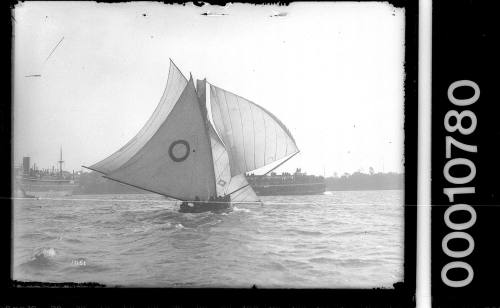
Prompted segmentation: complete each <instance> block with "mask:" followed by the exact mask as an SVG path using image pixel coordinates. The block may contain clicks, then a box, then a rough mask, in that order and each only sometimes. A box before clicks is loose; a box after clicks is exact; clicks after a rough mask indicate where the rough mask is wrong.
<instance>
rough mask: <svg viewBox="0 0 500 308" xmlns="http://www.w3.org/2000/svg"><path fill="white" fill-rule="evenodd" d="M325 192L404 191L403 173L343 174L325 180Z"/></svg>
mask: <svg viewBox="0 0 500 308" xmlns="http://www.w3.org/2000/svg"><path fill="white" fill-rule="evenodd" d="M325 182H326V190H392V189H404V174H403V173H395V172H388V173H381V172H379V173H374V172H373V171H372V172H370V173H369V174H366V173H361V172H354V173H353V174H348V173H344V174H343V175H342V176H340V177H339V176H333V177H328V178H326V179H325Z"/></svg>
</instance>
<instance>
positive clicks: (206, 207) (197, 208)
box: [179, 201, 231, 213]
mask: <svg viewBox="0 0 500 308" xmlns="http://www.w3.org/2000/svg"><path fill="white" fill-rule="evenodd" d="M230 210H231V203H230V202H209V201H207V202H203V201H200V202H189V203H186V202H183V203H181V205H180V207H179V212H180V213H204V212H213V213H224V212H228V211H230Z"/></svg>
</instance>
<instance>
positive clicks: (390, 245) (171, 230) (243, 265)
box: [13, 190, 404, 288]
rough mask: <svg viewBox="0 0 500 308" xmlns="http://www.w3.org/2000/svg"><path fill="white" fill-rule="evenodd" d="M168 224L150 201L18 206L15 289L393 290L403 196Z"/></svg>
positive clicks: (170, 218)
mask: <svg viewBox="0 0 500 308" xmlns="http://www.w3.org/2000/svg"><path fill="white" fill-rule="evenodd" d="M262 199H263V201H264V205H263V206H261V205H257V204H237V205H235V207H234V209H233V211H231V212H229V213H223V214H214V213H199V214H184V213H178V212H177V209H178V205H176V204H175V203H172V202H169V201H168V200H166V199H165V198H163V197H161V196H159V195H154V194H142V195H141V194H139V195H92V196H89V195H85V196H84V195H80V196H71V197H63V198H54V199H39V200H35V199H16V200H14V208H13V213H14V216H13V222H14V230H13V231H14V233H13V279H15V280H20V281H43V282H69V281H71V282H98V283H102V284H105V285H107V286H116V285H120V286H127V287H135V286H137V287H238V288H248V287H251V286H253V285H256V286H257V287H260V288H281V287H285V288H290V287H291V288H376V287H379V288H392V285H393V283H395V282H398V281H403V278H404V277H403V261H404V254H403V246H404V240H403V239H404V209H403V203H404V191H401V190H391V191H389V190H385V191H335V192H326V193H325V194H324V195H317V196H269V197H262Z"/></svg>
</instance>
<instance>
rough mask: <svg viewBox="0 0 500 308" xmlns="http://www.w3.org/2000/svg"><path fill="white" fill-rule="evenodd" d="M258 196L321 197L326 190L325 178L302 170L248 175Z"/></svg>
mask: <svg viewBox="0 0 500 308" xmlns="http://www.w3.org/2000/svg"><path fill="white" fill-rule="evenodd" d="M246 178H247V180H248V182H249V183H250V185H251V186H252V188H253V190H254V191H255V193H256V194H257V195H258V196H286V195H321V194H323V193H324V192H325V190H326V184H325V178H324V177H322V176H315V175H307V174H306V173H305V172H302V171H301V169H300V168H297V170H296V171H295V172H294V173H293V174H292V173H288V172H283V173H282V174H277V173H275V172H272V173H271V174H269V175H264V176H261V175H254V174H250V175H246Z"/></svg>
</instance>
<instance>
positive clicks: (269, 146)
mask: <svg viewBox="0 0 500 308" xmlns="http://www.w3.org/2000/svg"><path fill="white" fill-rule="evenodd" d="M207 85H209V91H210V94H209V95H208V96H207V95H206V92H207ZM208 97H209V99H208ZM208 106H210V107H211V108H210V109H211V112H210V114H211V118H212V120H210V116H209V112H208ZM298 152H299V150H298V148H297V145H296V144H295V140H294V139H293V137H292V135H291V134H290V131H289V130H288V129H287V128H286V127H285V125H283V123H281V121H280V120H278V119H277V118H276V117H275V116H274V115H273V114H271V113H270V112H269V111H267V110H265V109H264V108H262V107H261V106H258V105H257V104H255V103H253V102H251V101H249V100H247V99H245V98H243V97H241V96H238V95H236V94H233V93H231V92H229V91H226V90H224V89H222V88H219V87H217V86H215V85H213V84H210V83H208V82H207V81H206V79H204V80H197V81H196V87H195V85H194V81H193V77H192V75H190V78H189V80H187V79H186V77H184V75H183V74H182V73H181V71H180V70H179V69H178V68H177V66H176V65H175V64H174V63H173V61H172V60H170V69H169V74H168V80H167V85H166V87H165V90H164V92H163V95H162V97H161V100H160V102H159V104H158V106H157V107H156V109H155V111H154V112H153V114H152V115H151V117H150V118H149V120H148V121H147V122H146V124H145V125H144V127H142V129H141V130H140V131H139V132H138V133H137V135H136V136H135V137H133V138H132V139H131V140H130V141H129V142H128V143H127V144H125V145H124V146H123V147H122V148H120V149H119V150H118V151H116V152H114V153H113V154H111V155H110V156H108V157H107V158H105V159H103V160H101V161H99V162H98V163H96V164H94V165H92V166H90V167H85V166H83V167H85V168H88V169H90V170H94V171H97V172H100V173H102V174H103V176H104V177H105V178H107V179H110V180H114V181H117V182H120V183H123V184H127V185H130V186H133V187H137V188H141V189H143V190H146V191H150V192H153V193H157V194H160V195H163V196H166V197H169V198H174V199H177V200H180V201H182V203H181V204H180V209H179V210H180V212H205V211H219V210H226V209H230V208H231V204H232V203H233V204H234V203H251V202H260V200H259V198H258V197H257V195H256V194H255V192H254V191H253V189H252V187H251V186H250V185H249V183H248V181H247V179H246V177H245V173H246V172H250V171H253V170H256V169H259V168H262V167H265V166H269V165H271V166H272V165H274V167H273V168H272V169H271V170H269V171H267V173H269V172H271V171H272V170H274V169H276V168H277V167H279V166H280V165H281V164H283V163H284V162H286V161H287V160H289V159H290V158H292V157H293V156H294V155H296V154H297V153H298Z"/></svg>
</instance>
